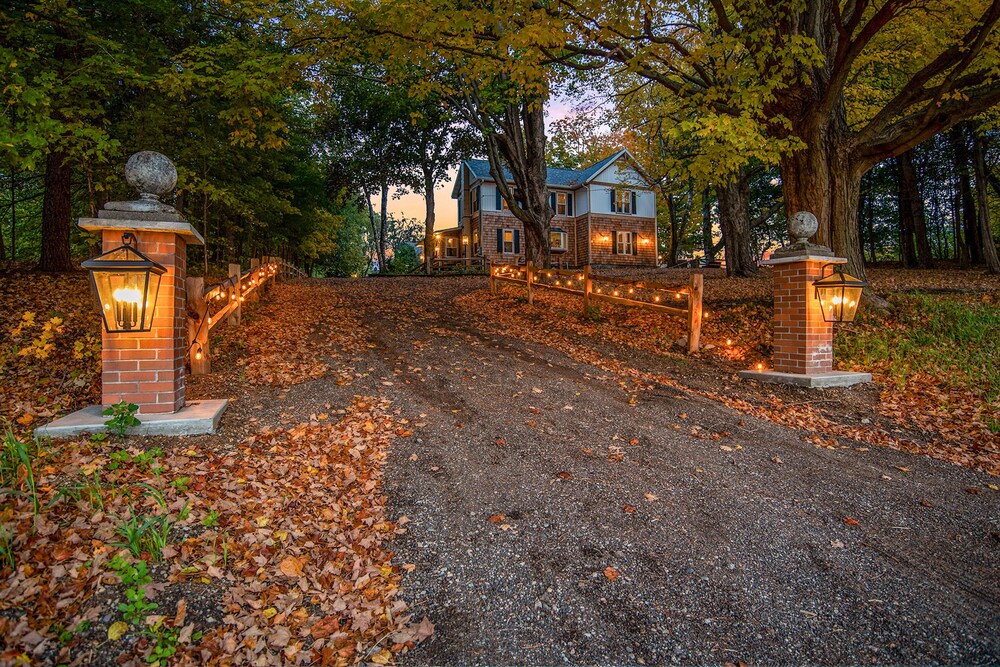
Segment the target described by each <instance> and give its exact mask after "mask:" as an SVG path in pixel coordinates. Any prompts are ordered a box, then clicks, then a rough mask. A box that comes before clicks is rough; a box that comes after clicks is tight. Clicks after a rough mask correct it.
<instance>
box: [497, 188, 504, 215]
mask: <svg viewBox="0 0 1000 667" xmlns="http://www.w3.org/2000/svg"><path fill="white" fill-rule="evenodd" d="M497 210H498V211H502V210H503V195H502V194H500V188H497Z"/></svg>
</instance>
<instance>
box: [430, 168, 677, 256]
mask: <svg viewBox="0 0 1000 667" xmlns="http://www.w3.org/2000/svg"><path fill="white" fill-rule="evenodd" d="M505 177H506V178H507V179H508V182H511V181H512V180H513V179H512V177H511V176H510V175H509V174H505ZM547 181H548V183H547V185H548V189H549V205H550V206H551V207H552V209H553V210H554V211H555V216H554V217H553V218H552V222H551V232H550V244H551V253H552V261H553V263H558V264H560V265H563V266H583V265H585V264H595V265H601V264H607V265H620V266H655V265H656V260H657V255H656V252H657V251H656V248H657V243H656V193H655V191H654V190H653V188H652V184H651V183H650V181H649V180H648V179H647V178H646V177H645V176H644V175H643V172H642V168H641V166H640V165H639V164H638V162H637V161H636V160H635V158H634V157H632V155H631V154H630V153H629V152H628V151H627V150H620V151H618V152H617V153H615V154H614V155H611V156H609V157H607V158H605V159H603V160H601V161H600V162H597V163H595V164H592V165H591V166H589V167H587V168H586V169H561V168H555V167H549V169H548V176H547ZM451 196H452V198H453V199H457V200H458V221H459V222H458V226H457V227H453V228H451V229H442V230H439V231H438V232H436V233H435V235H434V236H435V246H434V248H435V256H436V257H454V258H460V257H484V258H485V259H486V260H487V261H489V262H493V263H503V264H512V263H523V262H524V229H523V227H522V224H521V221H520V220H518V219H517V218H515V217H514V215H513V214H512V213H511V212H510V210H509V209H508V206H507V202H506V201H505V200H504V198H503V197H502V196H501V195H500V192H499V191H498V189H497V187H496V182H495V181H494V180H493V177H492V176H490V166H489V162H488V161H486V160H466V161H465V162H463V163H462V164H461V166H460V167H459V171H458V178H457V179H456V180H455V187H454V190H453V191H452V195H451Z"/></svg>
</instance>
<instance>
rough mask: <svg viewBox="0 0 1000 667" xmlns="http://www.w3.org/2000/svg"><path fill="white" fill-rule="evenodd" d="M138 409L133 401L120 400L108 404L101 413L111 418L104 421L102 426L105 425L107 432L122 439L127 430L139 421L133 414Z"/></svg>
mask: <svg viewBox="0 0 1000 667" xmlns="http://www.w3.org/2000/svg"><path fill="white" fill-rule="evenodd" d="M138 411H139V406H138V405H136V404H135V403H128V402H126V401H120V402H118V403H115V404H114V405H110V406H108V407H107V408H106V409H105V410H104V412H102V413H101V414H102V415H104V416H105V417H111V419H109V420H108V421H106V422H104V426H105V427H107V429H108V433H111V434H112V435H115V436H118V439H119V440H124V439H125V435H126V434H127V433H128V430H129V429H130V428H132V427H134V426H138V425H139V424H140V423H141V422H140V421H139V418H138V417H136V416H135V413H136V412H138Z"/></svg>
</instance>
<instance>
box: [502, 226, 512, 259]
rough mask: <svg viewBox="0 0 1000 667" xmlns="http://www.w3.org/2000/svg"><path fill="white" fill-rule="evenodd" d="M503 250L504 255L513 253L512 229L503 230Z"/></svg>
mask: <svg viewBox="0 0 1000 667" xmlns="http://www.w3.org/2000/svg"><path fill="white" fill-rule="evenodd" d="M503 252H504V254H505V255H513V254H514V230H513V229H505V230H503Z"/></svg>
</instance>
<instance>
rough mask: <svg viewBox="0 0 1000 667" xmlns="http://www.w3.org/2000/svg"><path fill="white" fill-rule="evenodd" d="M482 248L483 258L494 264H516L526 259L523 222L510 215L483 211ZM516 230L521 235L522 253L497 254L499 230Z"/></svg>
mask: <svg viewBox="0 0 1000 667" xmlns="http://www.w3.org/2000/svg"><path fill="white" fill-rule="evenodd" d="M482 225H483V226H482V232H481V233H482V236H481V239H482V248H483V257H485V258H486V261H487V262H492V263H493V264H516V263H518V262H520V260H521V258H522V257H524V228H523V226H522V225H521V221H520V220H518V219H517V218H515V217H514V216H513V215H511V214H509V213H506V214H505V213H500V212H497V211H494V212H490V211H483V215H482ZM498 229H516V230H518V232H519V233H520V235H521V253H520V254H518V255H505V254H503V253H499V252H497V230H498Z"/></svg>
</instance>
